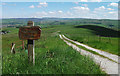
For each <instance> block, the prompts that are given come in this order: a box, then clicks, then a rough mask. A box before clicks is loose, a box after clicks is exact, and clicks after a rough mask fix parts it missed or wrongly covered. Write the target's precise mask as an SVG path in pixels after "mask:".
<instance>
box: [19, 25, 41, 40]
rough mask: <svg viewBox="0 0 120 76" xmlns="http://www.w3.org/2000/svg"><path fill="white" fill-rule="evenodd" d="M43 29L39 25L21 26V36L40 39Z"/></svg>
mask: <svg viewBox="0 0 120 76" xmlns="http://www.w3.org/2000/svg"><path fill="white" fill-rule="evenodd" d="M40 35H41V29H40V27H39V26H25V27H20V28H19V38H20V39H22V40H28V39H29V40H36V39H40Z"/></svg>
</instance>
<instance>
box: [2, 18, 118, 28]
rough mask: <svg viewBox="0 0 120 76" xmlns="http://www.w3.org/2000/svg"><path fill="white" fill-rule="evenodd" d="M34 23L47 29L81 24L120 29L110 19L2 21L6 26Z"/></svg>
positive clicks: (116, 23)
mask: <svg viewBox="0 0 120 76" xmlns="http://www.w3.org/2000/svg"><path fill="white" fill-rule="evenodd" d="M30 20H31V21H34V22H35V25H41V27H46V26H50V25H81V24H97V25H100V26H104V27H107V28H112V29H120V27H118V21H117V20H109V19H84V18H11V19H2V25H3V27H4V26H9V27H10V26H15V27H16V26H25V25H27V22H28V21H30Z"/></svg>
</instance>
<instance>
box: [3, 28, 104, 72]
mask: <svg viewBox="0 0 120 76" xmlns="http://www.w3.org/2000/svg"><path fill="white" fill-rule="evenodd" d="M3 29H6V30H11V32H10V33H8V34H5V35H3V36H2V51H3V53H2V54H3V66H2V67H3V68H2V71H3V74H105V73H104V72H102V71H101V70H100V67H99V65H97V64H95V63H94V62H93V60H91V59H90V58H89V57H86V56H82V55H80V53H79V52H77V51H76V50H73V49H72V48H71V47H69V46H68V45H66V43H65V42H63V41H62V40H61V39H60V38H59V36H58V33H57V32H56V31H59V30H58V27H53V28H43V29H42V34H41V38H40V39H39V40H36V41H35V65H34V66H33V65H32V64H29V63H28V58H27V53H26V52H25V50H21V47H20V48H15V50H16V54H11V53H10V45H11V43H12V42H15V43H16V46H15V47H17V46H19V45H21V43H20V42H19V43H18V42H17V41H19V38H18V29H16V28H3ZM25 43H26V41H25ZM25 46H26V45H25Z"/></svg>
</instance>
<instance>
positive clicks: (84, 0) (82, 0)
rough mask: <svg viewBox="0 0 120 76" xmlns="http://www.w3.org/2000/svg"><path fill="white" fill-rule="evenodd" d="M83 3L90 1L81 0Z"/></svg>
mask: <svg viewBox="0 0 120 76" xmlns="http://www.w3.org/2000/svg"><path fill="white" fill-rule="evenodd" d="M80 1H81V2H88V0H80Z"/></svg>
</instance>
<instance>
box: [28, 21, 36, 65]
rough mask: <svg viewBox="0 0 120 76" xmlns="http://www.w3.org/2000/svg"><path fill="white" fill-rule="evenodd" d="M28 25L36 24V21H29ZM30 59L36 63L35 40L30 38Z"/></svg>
mask: <svg viewBox="0 0 120 76" xmlns="http://www.w3.org/2000/svg"><path fill="white" fill-rule="evenodd" d="M27 25H28V26H34V22H33V21H28V24H27ZM27 44H28V59H29V62H32V63H33V64H35V52H34V40H29V39H28V42H27Z"/></svg>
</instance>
